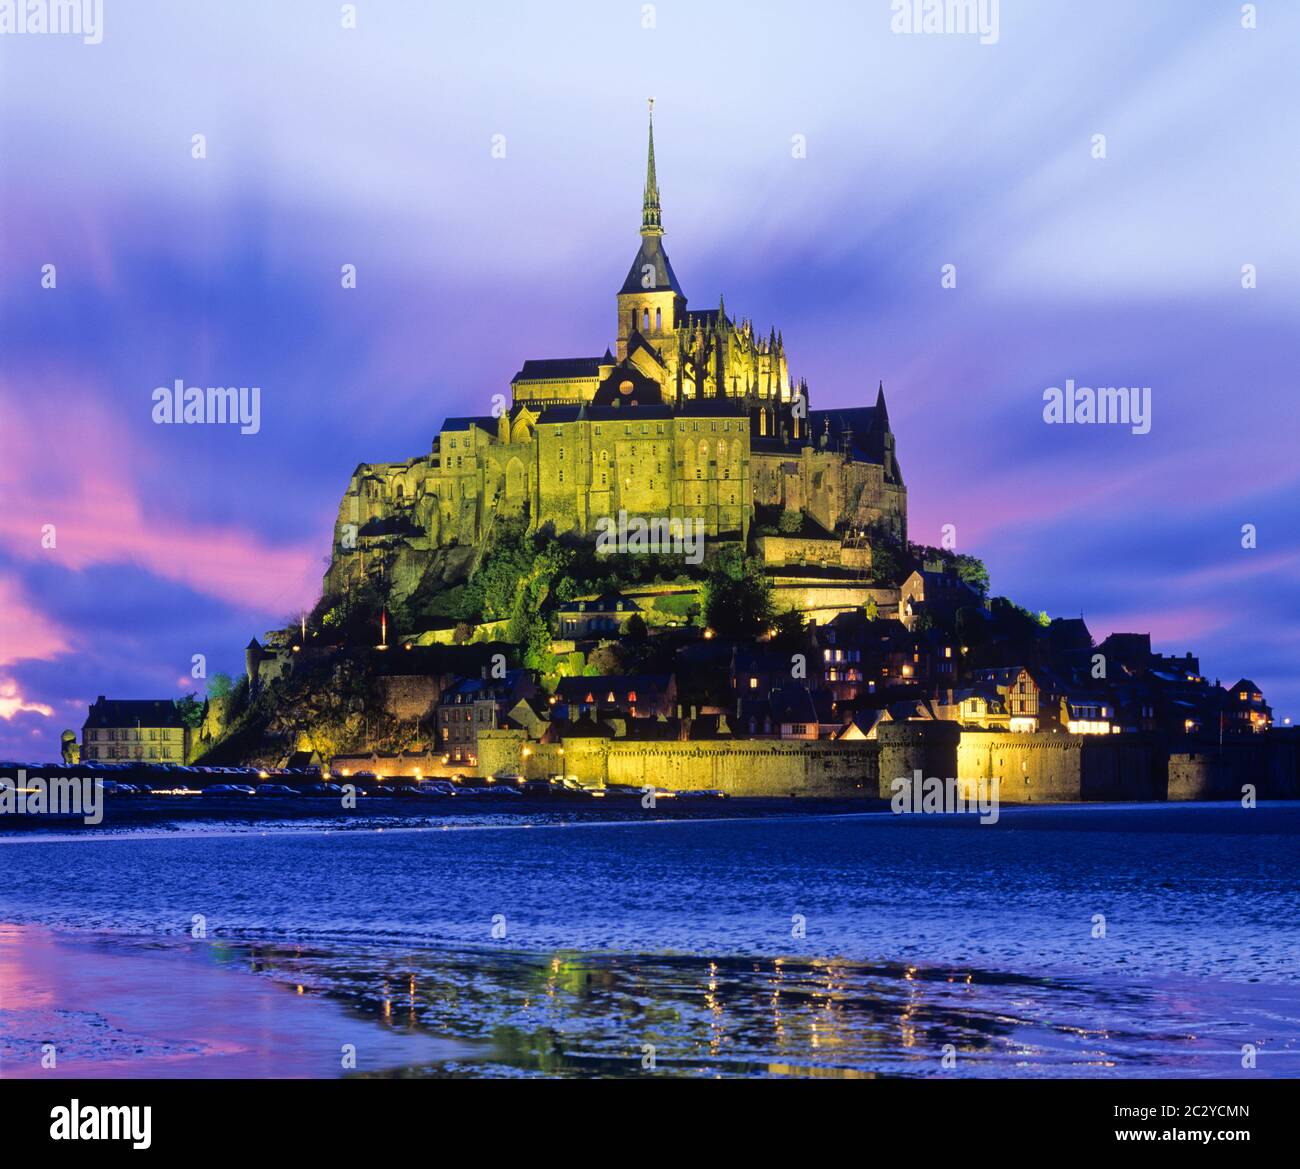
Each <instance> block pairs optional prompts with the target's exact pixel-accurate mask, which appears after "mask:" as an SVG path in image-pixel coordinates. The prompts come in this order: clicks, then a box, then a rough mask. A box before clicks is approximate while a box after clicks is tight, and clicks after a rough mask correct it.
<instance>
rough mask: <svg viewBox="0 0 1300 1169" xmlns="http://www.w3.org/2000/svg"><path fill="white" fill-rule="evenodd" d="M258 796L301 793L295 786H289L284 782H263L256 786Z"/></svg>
mask: <svg viewBox="0 0 1300 1169" xmlns="http://www.w3.org/2000/svg"><path fill="white" fill-rule="evenodd" d="M257 794H258V795H259V796H296V795H300V794H301V793H300V792H299V791H298V789H297V788H296V787H290V786H289V785H288V784H286V783H263V784H259V785H258V786H257Z"/></svg>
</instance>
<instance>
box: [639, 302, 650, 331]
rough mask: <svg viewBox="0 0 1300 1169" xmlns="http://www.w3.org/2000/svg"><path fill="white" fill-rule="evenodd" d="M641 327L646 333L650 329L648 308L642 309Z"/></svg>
mask: <svg viewBox="0 0 1300 1169" xmlns="http://www.w3.org/2000/svg"><path fill="white" fill-rule="evenodd" d="M641 329H642V331H643V332H646V333H648V332H649V331H650V310H649V309H648V308H643V309H642V310H641Z"/></svg>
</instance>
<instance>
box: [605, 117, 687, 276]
mask: <svg viewBox="0 0 1300 1169" xmlns="http://www.w3.org/2000/svg"><path fill="white" fill-rule="evenodd" d="M650 109H651V115H650V155H649V159H648V161H647V162H646V174H645V198H644V200H643V202H642V205H641V247H640V248H639V249H638V250H637V254H636V258H635V259H634V260H633V261H632V267H631V268H629V269H628V273H627V279H626V280H624V281H623V287H622V288H620V289H619V295H620V296H624V295H627V294H629V293H638V292H675V293H677V295H678V296H683V297H684V296H685V295H686V294H685V293H684V292H682V286H681V285H680V284H678V283H677V275H676V273H675V272H673V266H672V264H670V263H669V262H668V253H667V252H666V251H664V245H663V234H664V229H663V224H662V221H661V219H660V215H659V180H658V178H657V177H656V176H655V128H654V98H651V99H650Z"/></svg>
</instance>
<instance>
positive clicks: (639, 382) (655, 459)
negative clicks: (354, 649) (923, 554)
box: [326, 120, 907, 592]
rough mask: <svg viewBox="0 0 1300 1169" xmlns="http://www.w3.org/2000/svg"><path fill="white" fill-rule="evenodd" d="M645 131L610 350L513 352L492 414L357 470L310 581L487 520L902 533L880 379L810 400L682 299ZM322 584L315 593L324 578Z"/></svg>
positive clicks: (771, 342) (781, 355) (446, 556)
mask: <svg viewBox="0 0 1300 1169" xmlns="http://www.w3.org/2000/svg"><path fill="white" fill-rule="evenodd" d="M663 237H664V228H663V222H662V218H661V213H660V205H659V183H658V178H657V176H656V173H655V152H654V124H653V120H652V122H651V126H650V140H649V157H648V162H647V168H646V182H645V197H644V200H643V203H642V209H641V243H640V246H639V247H638V248H637V252H636V255H635V257H634V258H633V260H632V265H631V267H630V268H629V269H628V272H627V278H626V279H625V280H624V281H623V285H622V287H621V288H620V289H619V290H618V293H617V296H616V297H615V300H616V304H617V317H616V326H617V327H616V330H615V332H616V336H617V341H616V343H615V347H614V350H613V351H611V350H610V349H608V348H607V349H606V350H605V353H604V355H603V356H600V357H576V358H547V359H542V360H533V361H525V362H524V363H523V367H522V368H521V369H520V370H519V372H518V373H517V374H515V376H514V378H513V380H512V381H511V383H510V388H511V391H512V392H511V404H510V406H509V408H508V409H502V410H501V412H500V415H499V416H498V417H492V416H484V417H471V418H448V419H447V420H446V422H444V423H443V426H442V430H441V432H440V433H439V434H438V436H437V438H435V439H434V442H433V450H432V452H431V453H430V454H428V455H424V456H422V457H419V458H414V459H411V460H409V461H408V462H404V463H371V464H362V465H361V466H359V467H358V468H357V469H356V471H355V472H354V473H353V475H352V480H351V482H350V483H349V485H348V489H347V492H346V494H345V495H344V497H343V502H342V504H341V506H340V508H339V515H338V522H337V524H336V527H335V533H334V540H335V543H334V557H333V561H332V564H331V567H330V571H329V574H328V575H327V577H326V587H327V590H330V591H336V590H337V588H338V587H339V586H342V585H343V584H344V583H345V581H346V580H347V579H349V578H351V579H355V578H356V575H357V573H359V572H366V573H372V572H373V573H378V572H383V573H384V574H385V576H386V577H387V579H388V581H389V582H390V584H391V585H392V586H393V587H395V588H396V589H397V591H398V592H409V591H410V589H412V588H413V587H414V586H415V584H416V583H417V582H418V580H419V578H420V576H422V575H423V573H424V571H425V569H426V568H429V567H431V566H433V564H434V561H438V562H440V566H439V569H438V572H439V575H443V576H446V577H447V578H448V579H451V578H453V577H454V576H456V575H459V574H461V573H463V572H464V571H466V570H467V569H468V567H469V566H470V565H472V563H473V560H474V553H475V550H476V549H478V548H479V547H481V546H482V544H483V542H484V541H485V540H486V539H487V538H489V537H490V535H491V530H492V527H493V524H494V523H495V522H496V521H497V520H498V519H499V518H504V517H524V518H526V519H527V520H528V522H529V524H530V525H531V526H532V527H534V528H540V527H547V526H550V527H552V528H553V529H554V531H555V532H556V533H557V534H564V533H574V534H578V535H593V536H594V533H595V531H596V523H597V521H598V520H599V519H600V518H601V517H610V518H616V517H617V516H618V515H619V513H620V512H621V511H622V512H626V513H627V514H628V515H629V516H643V517H645V518H647V519H662V518H665V517H667V518H673V519H683V520H695V519H698V520H700V521H702V522H703V524H704V531H705V532H706V533H707V535H708V536H709V537H712V538H714V539H715V540H728V539H730V540H742V541H743V540H747V539H748V537H749V535H750V533H751V528H753V526H754V525H755V523H756V520H757V521H758V522H762V521H763V519H764V518H767V519H768V520H769V521H770V522H775V520H776V518H777V517H779V516H780V513H782V512H787V513H789V512H795V513H802V516H803V527H804V529H805V531H807V532H811V533H813V534H815V535H818V536H820V537H821V538H822V540H823V541H829V540H831V539H834V538H837V537H838V538H840V539H842V540H845V541H850V540H852V541H860V539H861V537H862V536H863V535H864V534H870V533H871V532H881V531H884V532H887V533H889V534H890V535H891V536H892V537H893V538H895V539H900V540H901V539H904V538H905V537H906V525H907V491H906V488H905V487H904V486H903V476H902V472H901V471H900V470H899V466H898V459H897V457H896V456H895V452H894V436H893V434H892V433H891V432H890V429H889V415H888V413H887V411H886V409H885V395H884V389H883V386H882V387H881V388H880V389H879V390H878V391H877V394H876V404H875V405H874V406H862V407H853V408H849V409H842V410H812V409H811V408H810V406H809V396H808V386H807V384H806V383H805V382H803V381H798V382H796V381H795V380H794V379H793V378H792V377H791V375H790V370H789V367H788V365H787V362H786V351H785V342H784V340H783V338H782V336H781V334H780V333H778V332H776V331H775V330H771V331H769V333H768V334H767V336H766V337H764V336H763V335H762V334H761V333H760V332H758V331H757V330H755V328H754V326H753V324H752V322H750V321H748V320H740V319H733V318H731V317H729V316H728V315H727V310H726V306H725V304H724V303H723V301H722V300H721V298H720V299H719V302H718V307H717V308H711V309H692V308H690V307H689V302H688V300H687V297H686V293H685V292H684V291H683V290H682V287H681V285H680V284H679V283H678V281H677V276H676V274H675V273H674V272H673V267H672V264H671V263H670V262H669V260H668V253H667V251H666V250H665V248H664V243H663ZM331 586H332V587H331Z"/></svg>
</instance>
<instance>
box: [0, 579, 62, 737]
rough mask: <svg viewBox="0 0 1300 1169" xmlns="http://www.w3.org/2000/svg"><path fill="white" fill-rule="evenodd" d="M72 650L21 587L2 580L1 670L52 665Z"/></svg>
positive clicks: (0, 597)
mask: <svg viewBox="0 0 1300 1169" xmlns="http://www.w3.org/2000/svg"><path fill="white" fill-rule="evenodd" d="M70 648H71V646H70V643H69V640H68V635H67V634H66V632H65V631H64V630H62V629H60V628H59V627H58V626H57V625H55V623H54V622H52V621H51V620H49V618H47V617H46V616H45V615H44V614H43V613H41V612H40V610H38V609H37V608H35V606H33V605H32V604H31V603H30V602H29V601H28V600H27V598H26V597H25V596H24V595H23V591H22V587H21V586H20V585H19V583H18V582H17V581H16V580H14V579H13V578H11V577H6V576H0V666H9V665H12V664H13V663H14V662H18V661H23V660H30V659H38V660H42V661H49V660H50V659H51V658H54V657H56V656H57V655H58V654H61V653H66V652H67V651H68V650H69V649H70ZM5 717H6V718H8V717H9V716H8V715H6V716H5Z"/></svg>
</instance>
